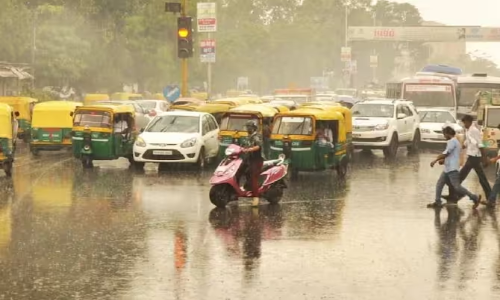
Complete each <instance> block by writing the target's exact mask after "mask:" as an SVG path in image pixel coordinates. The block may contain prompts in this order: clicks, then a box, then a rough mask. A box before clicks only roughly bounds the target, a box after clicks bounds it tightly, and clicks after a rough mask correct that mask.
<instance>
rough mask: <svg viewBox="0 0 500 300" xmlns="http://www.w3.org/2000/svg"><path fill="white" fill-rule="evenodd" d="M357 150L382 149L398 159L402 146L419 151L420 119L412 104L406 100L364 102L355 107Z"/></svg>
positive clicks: (354, 122)
mask: <svg viewBox="0 0 500 300" xmlns="http://www.w3.org/2000/svg"><path fill="white" fill-rule="evenodd" d="M351 110H352V119H353V133H352V138H353V145H354V148H355V149H382V150H383V151H384V156H386V157H394V156H396V153H397V151H398V148H399V147H401V146H407V148H408V151H412V152H415V151H418V146H419V143H420V118H419V116H418V113H417V111H416V110H415V107H414V106H413V104H412V102H409V101H405V100H390V99H381V100H371V101H360V102H358V103H356V104H355V105H354V106H353V107H352V109H351Z"/></svg>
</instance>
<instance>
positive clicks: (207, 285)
mask: <svg viewBox="0 0 500 300" xmlns="http://www.w3.org/2000/svg"><path fill="white" fill-rule="evenodd" d="M433 157H434V154H431V153H421V154H420V155H418V156H406V153H405V152H404V151H402V153H400V154H399V156H398V157H397V159H396V161H394V162H387V161H385V160H384V159H383V158H382V156H381V153H379V152H374V155H372V156H365V155H357V156H356V160H357V161H356V163H355V164H354V165H353V167H352V170H351V171H350V177H349V179H348V180H347V181H346V182H344V183H342V182H339V181H338V180H337V178H336V176H335V175H331V176H324V174H304V175H301V176H300V179H299V180H298V181H297V182H294V183H293V184H291V186H290V188H289V189H288V190H287V192H286V198H285V199H284V201H283V203H282V204H281V205H279V206H277V207H272V206H269V205H267V204H265V203H262V205H261V206H260V208H259V210H258V211H256V210H252V209H251V208H250V206H249V204H250V202H248V201H244V202H241V203H239V205H231V206H230V207H229V208H228V209H227V210H225V211H220V210H214V209H213V206H212V205H211V203H210V201H209V200H208V198H207V195H208V190H209V185H208V183H207V182H208V178H209V176H210V172H204V173H202V174H199V173H197V172H192V171H182V170H177V171H172V172H167V173H162V174H158V173H157V172H156V170H155V169H154V168H153V169H147V170H146V172H145V173H144V174H134V173H133V172H131V171H129V170H128V169H127V167H128V163H127V162H126V161H125V160H123V161H118V162H111V163H108V162H106V163H98V164H96V168H95V169H94V170H92V171H91V172H84V171H82V170H81V168H80V165H79V164H78V163H75V162H74V161H73V160H72V159H71V158H70V157H69V156H68V155H67V154H66V153H61V154H48V155H44V154H42V156H41V157H39V158H36V159H34V158H30V157H29V156H28V155H27V153H21V155H20V158H19V159H18V160H17V161H16V163H17V167H16V170H15V175H14V177H13V178H12V179H11V180H8V179H7V178H5V177H4V176H3V173H2V174H1V175H0V272H1V273H0V274H1V276H0V278H1V280H0V299H39V300H45V299H51V300H53V299H498V298H499V297H500V255H499V247H500V234H499V231H498V224H497V223H498V222H497V213H498V212H497V211H488V210H486V209H480V210H479V211H478V212H477V213H473V212H472V210H471V204H470V203H469V202H467V200H463V201H462V202H461V203H460V204H459V206H458V207H450V208H448V209H443V210H442V211H441V212H440V213H435V211H434V210H428V209H426V208H425V205H426V204H427V203H428V202H429V201H432V200H433V195H434V185H435V182H436V180H437V178H438V176H439V172H440V168H436V169H431V168H430V167H429V162H430V161H431V159H432V158H433ZM151 167H153V166H151ZM489 173H490V174H489V179H490V181H491V182H493V180H494V177H493V174H492V170H490V171H489ZM465 185H466V186H467V187H469V188H470V189H471V190H473V191H477V192H479V191H481V188H480V186H479V183H478V182H477V179H476V177H475V174H473V172H472V173H471V175H470V176H469V179H468V180H467V181H466V183H465Z"/></svg>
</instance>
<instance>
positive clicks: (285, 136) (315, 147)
mask: <svg viewBox="0 0 500 300" xmlns="http://www.w3.org/2000/svg"><path fill="white" fill-rule="evenodd" d="M270 144H271V147H270V148H271V151H270V153H271V155H270V156H271V159H276V158H278V156H279V154H281V153H284V154H285V155H286V156H287V157H289V158H290V160H291V165H290V167H291V169H292V177H295V178H296V177H297V175H298V172H300V171H323V170H327V169H335V170H337V173H338V175H339V176H340V177H345V175H346V173H347V167H348V164H349V157H348V155H347V142H346V128H345V120H344V116H343V115H342V113H340V112H335V111H331V110H327V109H324V108H322V107H303V108H299V109H297V110H293V111H290V112H286V113H281V114H279V115H277V116H276V117H275V118H274V124H273V127H272V133H271V138H270Z"/></svg>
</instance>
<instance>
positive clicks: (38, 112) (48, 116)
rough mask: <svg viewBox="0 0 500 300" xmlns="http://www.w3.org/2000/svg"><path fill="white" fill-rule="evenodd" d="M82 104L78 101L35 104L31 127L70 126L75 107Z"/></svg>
mask: <svg viewBox="0 0 500 300" xmlns="http://www.w3.org/2000/svg"><path fill="white" fill-rule="evenodd" d="M79 106H82V103H80V102H73V101H49V102H43V103H40V104H38V105H37V106H35V108H34V109H33V122H32V125H31V127H33V128H36V127H38V128H52V127H55V128H71V127H72V126H73V114H72V113H74V111H75V109H76V108H77V107H79Z"/></svg>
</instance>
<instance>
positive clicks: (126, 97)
mask: <svg viewBox="0 0 500 300" xmlns="http://www.w3.org/2000/svg"><path fill="white" fill-rule="evenodd" d="M110 98H111V100H143V99H144V96H142V95H141V94H135V93H114V94H111V97H110Z"/></svg>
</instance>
